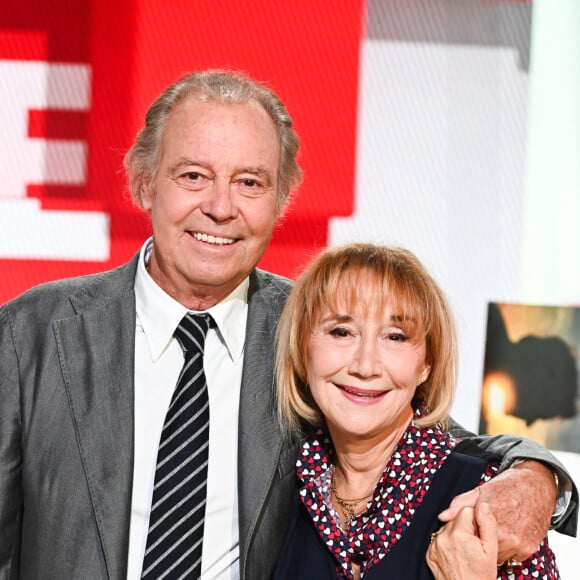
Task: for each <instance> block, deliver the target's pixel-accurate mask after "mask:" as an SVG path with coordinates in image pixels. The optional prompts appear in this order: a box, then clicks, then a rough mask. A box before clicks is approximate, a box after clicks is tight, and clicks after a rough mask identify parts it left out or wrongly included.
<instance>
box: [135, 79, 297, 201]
mask: <svg viewBox="0 0 580 580" xmlns="http://www.w3.org/2000/svg"><path fill="white" fill-rule="evenodd" d="M190 95H195V96H196V97H197V98H199V99H200V100H202V101H217V102H221V103H247V102H249V101H256V102H258V103H259V104H260V105H262V107H263V108H264V109H265V111H266V112H267V113H268V115H269V116H270V118H271V119H272V121H273V122H274V125H275V126H276V129H277V131H278V137H279V139H280V165H279V169H278V192H277V204H276V206H277V210H278V211H279V212H280V211H281V210H282V208H283V207H284V205H285V204H286V201H287V199H288V196H289V194H290V191H291V190H292V189H293V188H294V187H296V186H297V185H298V184H299V183H300V180H301V179H302V171H301V170H300V167H299V165H298V163H297V161H296V156H297V154H298V149H299V146H300V141H299V138H298V135H297V134H296V132H295V131H294V128H293V122H292V118H291V117H290V115H289V113H288V111H287V110H286V107H285V106H284V105H283V104H282V101H280V99H279V98H278V97H277V96H276V95H275V94H274V92H273V91H272V90H270V89H269V88H267V87H266V86H264V85H262V84H260V83H258V82H256V81H253V80H252V79H250V78H249V77H248V76H246V75H245V74H242V73H239V72H231V71H225V70H208V71H203V72H195V73H191V74H188V75H186V76H184V77H182V78H180V79H179V80H178V81H176V82H175V83H173V84H172V85H170V86H169V87H168V88H167V89H166V90H165V91H164V92H163V93H162V94H161V95H160V96H159V97H158V98H157V99H156V100H155V102H154V103H153V104H152V105H151V107H149V110H148V111H147V114H146V116H145V126H144V127H143V128H142V129H141V130H140V131H139V133H138V134H137V137H136V139H135V143H134V144H133V146H132V147H131V148H130V149H129V151H128V152H127V154H126V155H125V159H124V165H125V169H126V171H127V176H128V179H129V187H130V189H131V193H132V195H133V199H134V201H135V203H136V204H137V205H138V206H139V207H143V201H142V195H143V185H144V184H145V183H147V182H149V181H152V180H154V179H155V178H156V175H157V171H158V169H159V162H160V159H161V143H162V139H163V133H164V130H165V126H166V124H167V118H168V116H169V115H170V113H171V112H172V111H173V110H174V109H175V107H176V106H177V105H178V104H179V103H181V102H182V101H183V100H184V99H185V98H186V97H188V96H190Z"/></svg>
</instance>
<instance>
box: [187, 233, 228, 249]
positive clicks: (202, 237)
mask: <svg viewBox="0 0 580 580" xmlns="http://www.w3.org/2000/svg"><path fill="white" fill-rule="evenodd" d="M193 237H194V238H195V239H196V240H199V241H200V242H207V243H208V244H217V245H218V246H227V245H229V244H233V243H234V240H232V239H231V238H219V237H217V236H208V235H207V234H200V233H199V232H195V233H194V234H193Z"/></svg>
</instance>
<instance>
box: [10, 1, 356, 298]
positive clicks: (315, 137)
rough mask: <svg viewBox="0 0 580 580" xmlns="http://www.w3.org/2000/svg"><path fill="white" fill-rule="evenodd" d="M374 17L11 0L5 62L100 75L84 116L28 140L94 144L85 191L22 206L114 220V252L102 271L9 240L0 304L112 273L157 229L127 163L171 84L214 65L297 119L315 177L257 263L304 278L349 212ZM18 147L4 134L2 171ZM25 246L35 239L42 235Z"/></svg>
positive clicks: (58, 192) (278, 8)
mask: <svg viewBox="0 0 580 580" xmlns="http://www.w3.org/2000/svg"><path fill="white" fill-rule="evenodd" d="M364 8H365V6H364V0H340V1H333V2H330V1H329V2H311V1H310V0H293V1H292V2H290V1H289V0H280V1H276V2H271V1H268V0H264V1H256V2H252V3H244V2H239V0H220V1H215V0H197V1H196V2H191V1H190V0H173V1H172V2H166V1H165V0H140V1H137V0H116V1H112V0H99V1H95V2H92V3H89V2H80V1H79V2H70V0H48V1H47V0H28V1H26V2H22V1H21V0H3V2H2V3H0V64H1V63H2V62H3V61H4V62H6V61H13V62H15V63H17V64H18V63H22V62H42V63H54V64H74V65H78V64H81V65H85V66H87V65H88V68H89V71H90V103H89V107H88V110H70V109H67V110H65V109H60V110H59V109H31V110H29V111H28V133H27V135H26V136H25V138H30V139H35V138H43V139H49V140H53V139H58V140H67V139H68V140H71V139H72V140H77V141H78V140H80V141H81V142H84V143H85V146H86V168H85V169H86V178H85V181H84V183H81V184H78V183H77V184H70V183H69V184H67V183H27V184H26V185H27V187H26V195H27V197H28V198H36V199H38V200H40V203H41V207H42V209H43V210H47V211H49V210H77V211H83V212H85V211H86V212H95V211H98V212H105V213H106V214H108V216H109V218H110V220H109V223H110V253H109V259H108V260H106V261H78V260H63V259H38V258H37V259H34V257H31V258H28V257H27V258H26V259H16V258H11V257H9V256H8V257H7V256H6V253H2V237H0V256H3V257H0V267H1V268H2V272H3V273H4V275H3V276H2V282H1V284H0V303H2V302H4V301H6V300H8V299H9V298H12V297H14V296H15V295H17V294H19V293H20V292H22V291H24V290H26V289H27V288H29V287H31V286H33V285H35V284H38V283H40V282H43V281H46V280H51V279H56V278H62V277H66V276H73V275H79V274H85V273H91V272H96V271H101V270H105V269H108V268H111V267H114V266H116V265H119V264H121V263H123V262H125V261H127V260H128V259H129V258H130V257H131V256H132V255H133V254H134V253H135V251H137V249H138V248H139V247H140V245H141V244H142V243H143V241H144V239H145V238H146V237H147V236H148V235H149V234H150V230H149V226H148V221H147V218H146V217H145V216H144V215H143V214H141V212H140V211H138V210H136V209H135V208H133V206H132V204H131V201H130V196H129V194H128V192H127V186H126V181H125V176H124V172H123V170H122V158H123V155H124V152H125V151H126V150H127V148H128V147H129V146H130V145H131V143H132V141H133V138H134V136H135V133H136V132H137V131H138V129H139V128H140V127H141V123H142V119H143V116H144V113H145V111H146V109H147V108H148V106H149V105H150V104H151V102H152V101H153V100H154V98H155V97H156V96H157V95H158V94H159V93H160V92H161V91H162V90H163V89H164V88H165V87H166V86H167V85H168V84H170V83H171V82H173V81H174V80H176V79H177V78H178V77H179V76H181V75H182V74H184V73H186V72H190V71H192V70H200V69H205V68H210V67H219V68H229V69H236V70H242V71H245V72H247V73H248V74H250V75H251V76H252V77H253V78H255V79H257V80H260V81H264V82H266V83H267V84H269V86H271V87H272V88H273V89H274V90H275V91H276V92H277V93H278V94H279V95H280V96H281V97H282V99H283V101H284V102H285V103H286V105H287V107H288V109H289V111H290V113H291V115H292V116H293V118H294V119H295V123H296V128H297V131H298V133H299V135H300V137H301V142H302V148H301V155H300V162H301V166H302V167H303V170H304V174H305V179H304V183H303V185H302V186H301V188H300V191H299V195H298V196H297V198H296V201H295V203H294V205H293V208H292V211H291V212H289V214H288V215H287V216H286V218H285V220H284V224H283V225H282V227H280V228H279V229H278V230H277V231H276V233H275V236H274V239H273V241H272V244H271V247H270V249H269V250H268V252H267V254H266V255H265V256H264V258H263V260H262V262H261V263H260V266H261V267H264V268H266V269H269V270H271V271H274V272H278V273H282V274H285V275H288V276H295V275H296V273H297V272H298V270H299V268H300V266H301V265H302V264H303V263H304V261H305V260H306V259H307V258H308V257H309V256H310V255H311V253H312V252H313V251H314V250H316V249H318V248H320V247H322V246H325V245H326V243H327V232H328V219H329V218H330V217H332V216H346V215H350V214H352V211H353V196H354V167H355V138H356V118H357V95H358V76H359V48H360V42H361V38H362V36H363V32H364V31H363V26H364ZM53 90H55V89H54V87H53ZM57 90H66V87H58V88H57ZM0 106H2V105H0ZM10 148H11V143H10V142H9V141H6V140H4V139H3V137H2V133H1V132H0V165H1V164H2V163H4V162H6V161H5V160H4V161H3V159H5V155H2V154H1V152H2V151H7V150H10ZM47 163H50V160H47ZM8 169H9V168H8ZM1 191H2V193H1V195H2V197H3V199H4V200H5V199H6V198H8V199H10V192H6V191H5V190H1ZM10 207H11V206H8V208H10ZM7 211H10V209H8V210H7ZM27 235H30V236H34V235H38V232H35V228H34V224H30V231H29V232H27ZM71 243H73V244H74V240H72V241H71Z"/></svg>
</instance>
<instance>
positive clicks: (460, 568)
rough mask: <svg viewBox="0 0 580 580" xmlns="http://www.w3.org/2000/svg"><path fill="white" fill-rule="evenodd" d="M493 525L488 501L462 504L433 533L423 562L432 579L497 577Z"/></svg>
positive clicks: (476, 579) (450, 579) (495, 541)
mask: <svg viewBox="0 0 580 580" xmlns="http://www.w3.org/2000/svg"><path fill="white" fill-rule="evenodd" d="M496 560H497V525H496V522H495V519H494V517H493V515H492V513H491V510H490V508H489V506H488V504H486V503H484V502H480V503H478V504H477V507H476V508H475V509H474V508H471V507H465V508H462V509H461V510H460V511H459V513H458V514H457V516H456V517H455V519H453V520H452V521H451V522H449V523H448V524H446V525H445V526H443V527H442V528H441V529H440V530H439V532H437V533H436V534H433V536H432V540H431V545H430V546H429V550H428V551H427V564H428V565H429V568H430V569H431V572H433V575H434V576H435V578H436V580H455V579H457V580H463V579H464V578H470V579H473V580H492V579H495V578H496V577H497V567H496Z"/></svg>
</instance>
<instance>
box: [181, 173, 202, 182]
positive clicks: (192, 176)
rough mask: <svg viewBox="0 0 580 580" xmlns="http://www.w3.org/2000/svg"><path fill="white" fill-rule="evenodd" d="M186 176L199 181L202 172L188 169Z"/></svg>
mask: <svg viewBox="0 0 580 580" xmlns="http://www.w3.org/2000/svg"><path fill="white" fill-rule="evenodd" d="M184 177H186V178H187V179H189V180H190V181H199V180H200V179H201V174H200V173H198V172H197V171H188V172H187V173H186V174H185V175H184Z"/></svg>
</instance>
